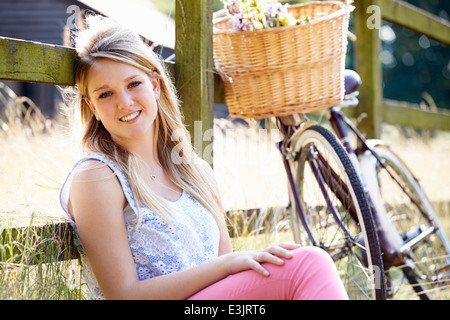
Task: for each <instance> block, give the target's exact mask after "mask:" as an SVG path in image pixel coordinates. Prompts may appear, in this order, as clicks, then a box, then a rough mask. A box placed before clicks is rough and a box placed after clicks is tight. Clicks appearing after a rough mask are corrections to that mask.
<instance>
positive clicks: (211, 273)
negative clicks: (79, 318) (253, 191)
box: [70, 161, 290, 299]
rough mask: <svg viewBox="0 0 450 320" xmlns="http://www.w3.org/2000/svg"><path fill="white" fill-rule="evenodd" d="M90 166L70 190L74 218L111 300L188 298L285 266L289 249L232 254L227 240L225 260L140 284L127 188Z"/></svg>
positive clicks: (224, 241)
mask: <svg viewBox="0 0 450 320" xmlns="http://www.w3.org/2000/svg"><path fill="white" fill-rule="evenodd" d="M96 163H97V162H96V161H87V162H86V165H85V168H84V169H87V170H81V171H79V172H77V173H76V175H75V177H74V180H73V183H72V187H71V191H70V213H71V215H72V216H73V218H74V219H75V221H76V223H77V228H78V232H79V235H80V238H81V241H82V244H83V247H84V249H85V251H86V254H87V256H88V259H89V262H90V264H91V266H92V269H93V271H94V274H95V277H96V279H97V281H98V283H99V285H100V288H101V290H102V292H103V294H104V296H105V297H106V298H107V299H186V298H188V297H190V296H191V295H193V294H194V293H196V292H198V291H199V290H201V289H203V288H205V287H207V286H208V285H210V284H213V283H215V282H217V281H218V280H220V279H222V278H224V277H226V276H228V275H230V274H233V273H236V272H239V271H243V270H247V269H254V270H255V271H257V272H260V273H261V274H263V275H266V273H265V272H266V271H265V270H264V268H263V267H262V266H261V263H262V262H269V263H274V264H281V263H282V260H281V259H279V258H278V257H277V256H279V257H284V258H289V257H290V252H289V249H290V248H289V247H280V246H275V247H271V248H268V249H266V250H261V251H249V252H236V253H231V245H230V244H229V237H228V236H227V235H222V237H221V242H220V246H221V248H220V251H221V253H222V255H220V256H219V257H217V258H215V259H212V260H210V261H208V262H206V263H203V264H201V265H198V266H196V267H194V268H191V269H188V270H183V271H180V272H176V273H173V274H169V275H164V276H159V277H155V278H151V279H147V280H143V281H139V279H138V275H137V272H136V267H135V264H134V261H133V257H132V254H131V250H130V247H129V243H128V236H127V231H126V225H125V221H124V216H123V209H124V206H125V205H126V199H125V196H124V194H123V191H122V188H121V186H120V183H119V181H118V180H117V178H116V177H114V176H112V171H111V169H109V167H107V166H103V167H100V168H99V167H98V164H96Z"/></svg>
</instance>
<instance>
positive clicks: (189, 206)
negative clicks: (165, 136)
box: [60, 154, 220, 299]
mask: <svg viewBox="0 0 450 320" xmlns="http://www.w3.org/2000/svg"><path fill="white" fill-rule="evenodd" d="M89 159H95V160H99V161H102V162H105V163H107V165H108V166H109V167H110V168H111V169H112V170H113V171H114V172H115V173H116V176H117V178H118V179H119V182H120V184H121V186H122V189H123V192H124V194H125V197H126V199H127V201H128V205H127V206H126V208H125V209H124V219H125V223H126V226H127V232H128V242H129V244H130V250H131V253H132V255H133V258H134V263H135V265H136V272H137V274H138V277H139V280H144V279H148V278H152V277H157V276H160V275H165V274H170V273H173V272H177V271H181V270H185V269H188V268H192V267H194V266H197V265H199V264H201V263H203V262H206V261H208V260H210V259H212V258H213V257H216V256H217V255H218V248H219V238H220V232H219V228H218V226H217V224H216V221H215V220H214V217H213V216H212V214H211V213H210V212H209V211H208V210H206V209H205V208H204V207H203V206H202V205H201V204H200V203H199V202H198V201H197V200H195V199H194V198H193V197H192V196H190V195H189V194H188V193H186V192H185V191H183V192H182V195H181V197H180V199H178V200H177V201H176V202H174V204H175V205H176V207H177V208H178V209H179V212H178V213H177V214H176V215H174V218H173V219H172V220H171V223H170V224H167V223H165V222H164V220H163V219H161V218H159V216H158V215H156V214H155V213H153V212H152V211H151V210H150V209H148V208H146V207H141V214H142V220H141V223H140V224H139V223H138V211H137V207H136V203H135V201H134V199H133V198H132V195H131V190H130V186H129V183H128V181H127V179H126V177H125V175H124V173H123V172H122V171H121V170H120V169H119V168H117V167H116V166H115V164H114V163H113V162H112V161H110V160H109V159H107V158H106V157H105V156H104V155H102V154H91V155H89V156H87V157H85V158H83V159H81V160H80V161H79V162H78V163H77V164H76V165H75V166H74V168H73V169H72V171H71V172H70V173H69V175H68V177H67V179H66V181H65V183H64V184H63V186H62V188H61V192H60V201H61V206H62V208H63V209H64V211H65V212H66V215H67V217H68V219H69V223H70V224H71V226H72V228H73V230H74V243H75V246H76V247H77V249H78V251H79V253H80V258H81V263H82V266H83V279H84V281H85V282H86V284H87V289H86V294H87V297H88V299H104V296H103V294H102V292H101V290H100V287H99V285H98V282H97V280H96V279H95V276H94V273H93V271H92V268H91V266H90V264H89V261H88V259H87V256H86V253H85V251H84V249H83V246H82V244H81V241H80V238H79V234H78V231H77V225H76V223H75V221H74V220H73V219H72V217H71V216H70V215H69V212H68V202H69V192H70V186H71V183H72V179H73V176H74V171H75V169H76V168H77V167H78V166H79V165H80V164H81V163H82V162H83V161H86V160H89Z"/></svg>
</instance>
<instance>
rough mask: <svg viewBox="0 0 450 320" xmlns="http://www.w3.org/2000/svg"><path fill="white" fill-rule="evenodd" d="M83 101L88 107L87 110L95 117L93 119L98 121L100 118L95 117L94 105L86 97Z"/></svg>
mask: <svg viewBox="0 0 450 320" xmlns="http://www.w3.org/2000/svg"><path fill="white" fill-rule="evenodd" d="M83 99H84V101H85V102H86V104H87V105H88V106H89V109H91V111H92V113H93V114H94V116H95V119H97V121H100V117H99V116H98V115H97V112H96V110H95V106H94V104H93V103H92V102H91V101H90V100H89V98H87V97H84V98H83Z"/></svg>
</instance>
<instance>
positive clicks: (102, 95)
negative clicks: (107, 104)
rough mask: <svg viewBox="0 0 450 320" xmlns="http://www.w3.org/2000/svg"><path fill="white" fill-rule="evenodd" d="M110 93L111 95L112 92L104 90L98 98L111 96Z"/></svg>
mask: <svg viewBox="0 0 450 320" xmlns="http://www.w3.org/2000/svg"><path fill="white" fill-rule="evenodd" d="M110 95H111V92H109V91H106V92H103V93H102V94H101V95H99V96H98V98H99V99H104V98H107V97H109V96H110Z"/></svg>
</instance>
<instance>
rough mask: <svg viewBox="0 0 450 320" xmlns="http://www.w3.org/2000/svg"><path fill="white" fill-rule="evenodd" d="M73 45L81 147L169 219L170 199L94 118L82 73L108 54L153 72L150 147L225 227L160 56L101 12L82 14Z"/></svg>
mask: <svg viewBox="0 0 450 320" xmlns="http://www.w3.org/2000/svg"><path fill="white" fill-rule="evenodd" d="M75 43H76V51H77V63H76V68H75V83H76V87H77V89H78V95H77V98H76V106H77V108H78V110H79V113H80V120H81V125H82V127H83V133H82V139H81V140H82V141H81V146H82V148H83V151H84V152H85V153H92V152H99V153H102V154H104V155H105V156H106V157H108V158H109V159H110V160H112V161H113V162H114V163H115V164H116V165H117V166H118V167H119V168H120V169H121V170H122V171H123V172H124V174H125V175H126V177H127V179H128V182H129V184H130V188H131V191H132V195H133V198H134V200H135V201H136V202H137V203H138V204H142V205H144V206H146V207H148V208H150V209H151V210H152V211H153V212H155V213H156V214H158V215H160V216H161V217H162V218H163V219H164V220H166V221H168V220H170V219H169V218H170V215H171V214H172V213H173V212H171V211H172V209H173V207H172V206H171V203H170V202H169V201H167V200H165V199H164V198H162V197H160V196H158V195H156V194H155V193H154V192H152V191H151V189H150V188H149V187H148V186H147V184H146V183H145V181H144V180H143V178H142V177H141V175H140V171H141V170H140V162H139V160H138V159H137V157H136V156H135V155H133V154H131V153H129V152H128V151H127V150H125V149H124V148H122V147H121V146H120V145H118V144H117V143H115V142H114V141H113V139H111V137H110V134H109V132H108V131H107V130H106V129H105V127H104V126H103V124H102V123H101V121H97V120H96V119H95V116H94V114H93V113H92V111H91V109H90V108H89V105H88V104H87V102H86V98H88V91H87V73H88V71H89V69H90V67H91V66H92V65H93V64H94V63H95V62H96V60H97V59H101V58H107V59H111V60H115V61H119V62H124V63H127V64H129V65H132V66H134V67H136V68H138V69H140V70H142V71H144V72H145V73H146V74H148V75H149V76H150V77H151V76H154V74H155V73H156V74H157V76H158V77H159V81H160V92H161V94H160V98H159V99H158V108H157V110H158V112H157V116H156V119H155V141H154V148H155V154H156V155H157V157H158V158H157V160H158V162H159V163H160V165H161V166H162V168H163V169H165V170H166V172H167V173H168V174H169V176H170V178H171V179H172V181H173V182H174V183H175V184H176V185H177V186H179V187H180V188H181V189H183V190H185V191H186V192H187V193H189V194H190V195H191V196H193V197H194V198H195V199H196V200H197V201H199V202H200V204H202V205H203V206H204V207H205V208H206V209H208V210H209V211H210V212H211V213H212V214H213V216H214V218H215V220H216V221H217V224H218V226H219V228H220V229H221V231H225V230H226V227H225V223H224V210H223V208H222V205H221V202H220V199H219V196H218V194H217V190H215V188H214V187H212V185H213V184H214V183H215V182H214V181H213V177H212V176H211V175H209V174H205V172H204V170H202V168H203V166H199V165H198V163H199V161H198V158H196V157H197V155H196V154H195V152H193V148H192V145H191V140H190V136H189V132H188V131H187V130H186V128H185V126H184V124H183V122H182V114H181V111H180V105H179V100H178V98H177V95H176V90H175V88H174V85H173V83H172V81H171V80H170V78H169V76H168V72H167V70H166V68H165V65H164V64H163V63H162V62H161V60H160V58H159V57H158V56H157V55H156V54H155V53H154V52H153V51H152V50H151V49H150V48H149V47H148V46H147V45H146V44H145V43H144V42H143V41H142V40H141V38H140V37H139V35H138V34H137V33H135V32H133V31H131V30H129V29H127V28H124V27H122V26H121V25H119V24H117V23H115V22H114V21H113V20H111V19H108V18H104V17H101V16H95V15H91V16H88V17H86V21H85V27H84V29H83V30H82V31H80V32H78V34H77V35H76V37H75ZM174 138H176V139H174ZM174 153H175V154H176V156H177V157H178V158H177V159H182V161H174V159H173V155H174ZM137 207H138V208H139V207H140V206H139V205H138V206H137ZM139 215H140V213H139Z"/></svg>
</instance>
